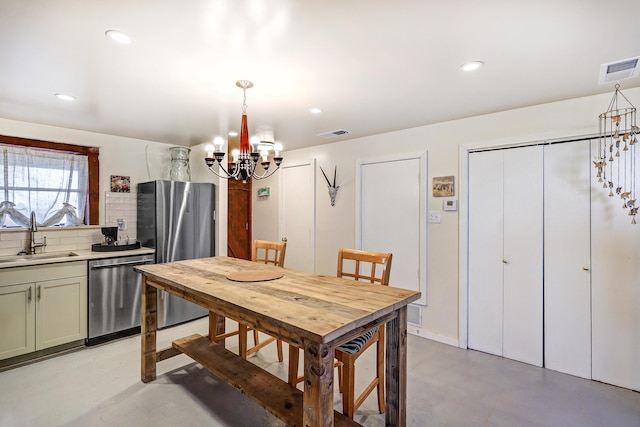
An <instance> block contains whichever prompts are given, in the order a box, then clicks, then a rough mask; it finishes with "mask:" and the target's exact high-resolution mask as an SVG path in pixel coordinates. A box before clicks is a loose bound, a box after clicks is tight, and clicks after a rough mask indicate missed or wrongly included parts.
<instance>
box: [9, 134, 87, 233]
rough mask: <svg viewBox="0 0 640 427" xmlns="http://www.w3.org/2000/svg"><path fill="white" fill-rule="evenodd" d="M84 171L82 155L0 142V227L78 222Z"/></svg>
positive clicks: (84, 192)
mask: <svg viewBox="0 0 640 427" xmlns="http://www.w3.org/2000/svg"><path fill="white" fill-rule="evenodd" d="M88 174H89V162H88V158H87V156H85V155H81V154H73V153H64V152H56V151H51V150H39V149H34V148H29V147H21V146H17V145H2V144H0V191H1V192H0V200H1V201H0V227H11V226H23V227H28V226H29V222H30V215H31V212H32V211H33V212H35V215H36V222H37V224H38V225H41V226H45V227H46V226H54V225H78V224H79V223H82V219H83V218H84V212H85V206H86V201H87V192H88V186H89V178H88Z"/></svg>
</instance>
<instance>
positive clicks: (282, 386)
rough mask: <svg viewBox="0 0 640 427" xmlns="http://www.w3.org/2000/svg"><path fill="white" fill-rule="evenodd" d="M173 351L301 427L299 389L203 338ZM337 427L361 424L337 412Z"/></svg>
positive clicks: (194, 337) (179, 342) (184, 341)
mask: <svg viewBox="0 0 640 427" xmlns="http://www.w3.org/2000/svg"><path fill="white" fill-rule="evenodd" d="M173 347H174V348H175V349H176V350H178V351H180V352H182V353H184V354H186V355H187V356H189V357H191V358H192V359H193V360H195V361H196V362H198V363H200V364H201V365H202V366H204V367H205V368H207V369H208V370H209V371H210V372H211V373H213V374H214V375H216V376H217V377H219V378H220V379H222V380H223V381H225V382H227V383H228V384H229V385H231V386H232V387H233V388H235V389H236V390H239V391H240V392H242V393H243V394H245V395H247V396H248V397H250V398H251V399H253V400H254V401H256V402H257V403H258V404H259V405H260V406H262V407H263V408H264V409H266V410H267V411H269V412H270V413H271V414H273V415H275V416H276V417H278V418H279V419H281V420H282V421H284V422H285V423H286V424H287V425H290V426H302V421H303V408H302V403H303V393H302V392H301V391H300V390H298V389H297V388H294V387H292V386H291V385H289V384H288V383H287V382H285V381H283V380H281V379H280V378H278V377H276V376H275V375H273V374H271V373H269V372H267V371H265V370H263V369H261V368H259V367H258V366H256V365H254V364H253V363H251V362H248V361H246V360H244V359H243V358H241V357H240V356H238V355H237V354H235V353H232V352H231V351H229V350H227V349H226V348H224V346H223V345H221V344H217V343H214V342H211V341H210V340H209V339H208V338H207V337H204V336H202V335H198V334H194V335H190V336H188V337H185V338H180V339H178V340H175V341H173ZM334 425H335V426H359V425H360V424H358V423H357V422H355V421H353V420H351V419H349V418H347V417H346V416H344V415H343V414H341V413H340V412H336V411H334Z"/></svg>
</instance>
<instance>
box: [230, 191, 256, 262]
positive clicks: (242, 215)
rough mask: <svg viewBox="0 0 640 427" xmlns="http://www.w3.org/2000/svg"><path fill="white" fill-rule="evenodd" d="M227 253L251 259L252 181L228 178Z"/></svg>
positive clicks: (235, 256) (231, 255)
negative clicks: (243, 181) (244, 182)
mask: <svg viewBox="0 0 640 427" xmlns="http://www.w3.org/2000/svg"><path fill="white" fill-rule="evenodd" d="M227 194H228V202H227V203H228V208H227V255H228V256H230V257H233V258H241V259H251V244H252V238H251V181H249V182H247V183H246V184H243V183H242V181H241V180H240V181H238V180H235V179H230V180H228V187H227Z"/></svg>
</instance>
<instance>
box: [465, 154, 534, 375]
mask: <svg viewBox="0 0 640 427" xmlns="http://www.w3.org/2000/svg"><path fill="white" fill-rule="evenodd" d="M542 182H543V181H542V147H524V148H514V149H506V150H495V151H487V152H480V153H472V154H470V155H469V341H468V343H469V348H472V349H475V350H480V351H485V352H487V353H492V354H496V355H499V356H504V357H508V358H510V359H515V360H519V361H522V362H525V363H530V364H534V365H537V366H542V271H543V265H542V262H543V259H542V256H543V254H542V224H543V223H542V214H543V210H542V207H543V206H542V190H543V184H542Z"/></svg>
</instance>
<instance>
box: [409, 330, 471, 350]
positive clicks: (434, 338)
mask: <svg viewBox="0 0 640 427" xmlns="http://www.w3.org/2000/svg"><path fill="white" fill-rule="evenodd" d="M407 332H408V333H409V334H411V335H416V336H419V337H421V338H427V339H430V340H432V341H437V342H440V343H442V344H448V345H451V346H454V347H459V343H458V340H457V339H456V338H451V337H446V336H444V335H440V334H435V333H433V332H429V331H425V330H424V329H422V328H415V327H410V326H408V327H407Z"/></svg>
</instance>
